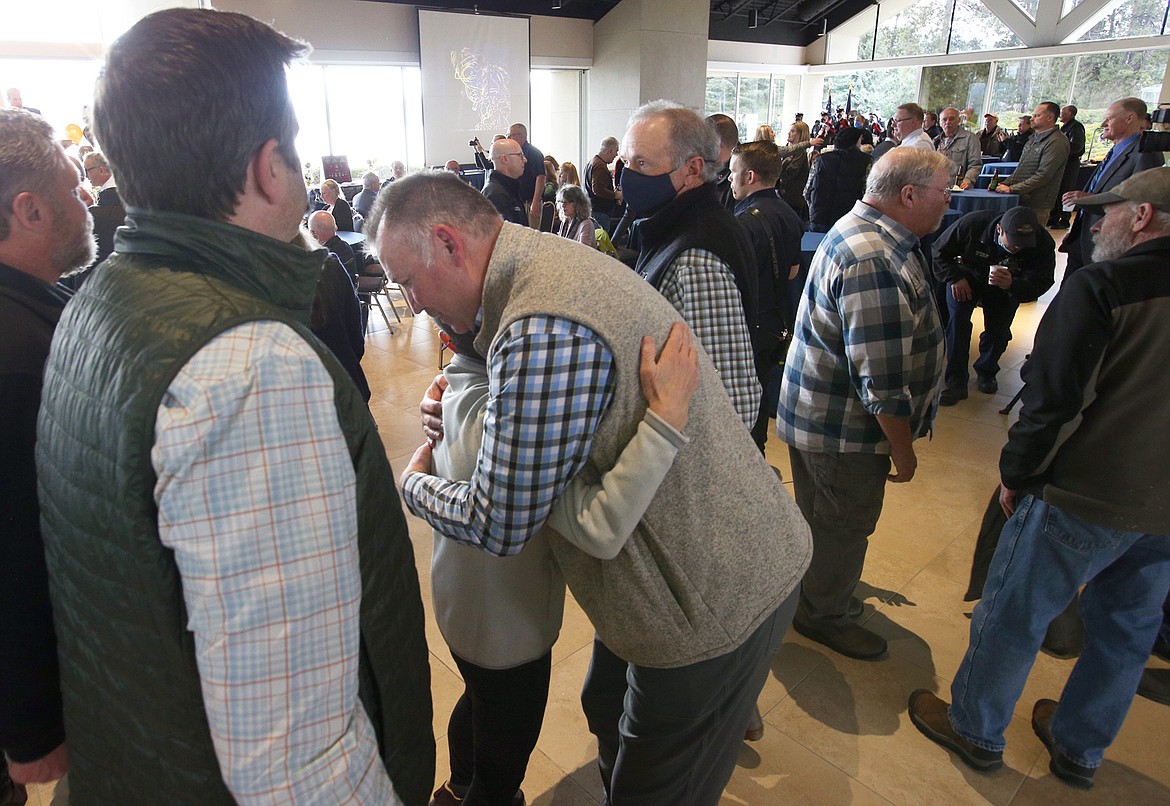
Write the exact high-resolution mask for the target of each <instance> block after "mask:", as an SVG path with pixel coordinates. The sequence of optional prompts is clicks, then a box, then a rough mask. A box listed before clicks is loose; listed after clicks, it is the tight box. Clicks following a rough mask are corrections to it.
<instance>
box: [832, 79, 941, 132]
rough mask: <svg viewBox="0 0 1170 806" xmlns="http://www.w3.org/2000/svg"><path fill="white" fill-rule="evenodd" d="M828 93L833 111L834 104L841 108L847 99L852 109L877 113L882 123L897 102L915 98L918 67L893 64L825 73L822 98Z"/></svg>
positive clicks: (901, 102) (900, 102)
mask: <svg viewBox="0 0 1170 806" xmlns="http://www.w3.org/2000/svg"><path fill="white" fill-rule="evenodd" d="M851 88H852V94H850V89H851ZM830 92H831V93H832V95H833V107H834V111H835V108H836V107H842V108H844V107H845V105H846V103H847V101H849V100H850V99H851V100H852V107H853V110H852V111H854V112H862V113H864V114H866V115H868V114H869V113H870V112H877V113H878V115H879V116H880V117H881V119H882V122H883V123H884V122H885V120H886V119H887V118H889V117H890V115H891V114H893V112H894V110H895V109H896V108H897V107H898V105H899V104H904V103H906V102H907V101H913V100H915V99H916V98H917V97H918V68H916V67H896V68H893V69H887V70H858V71H857V72H855V73H842V74H838V75H828V76H825V93H826V99H825V100H826V101H827V100H828V97H827V94H828V93H830ZM821 108H822V109H823V108H824V107H823V106H822V107H821Z"/></svg>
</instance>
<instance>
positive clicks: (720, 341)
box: [621, 101, 762, 429]
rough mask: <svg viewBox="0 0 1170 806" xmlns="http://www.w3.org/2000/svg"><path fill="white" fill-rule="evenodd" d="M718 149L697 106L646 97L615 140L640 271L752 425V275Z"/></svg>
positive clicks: (755, 389)
mask: <svg viewBox="0 0 1170 806" xmlns="http://www.w3.org/2000/svg"><path fill="white" fill-rule="evenodd" d="M719 149H720V145H719V142H718V141H717V140H716V135H715V130H714V129H712V128H711V127H710V126H708V125H707V123H706V122H704V120H703V119H702V118H701V117H699V116H698V115H697V114H696V113H695V112H693V111H691V110H689V109H686V108H685V107H682V106H680V105H678V104H676V103H673V102H671V101H653V102H651V103H648V104H645V105H643V106H641V107H639V108H638V109H637V110H636V111H635V112H634V114H633V115H632V116H631V117H630V125H629V128H628V129H627V131H626V134H625V137H624V138H623V139H622V145H621V154H622V159H623V160H624V161H625V163H626V167H625V170H624V171H623V172H622V192H623V193H624V194H625V201H626V207H627V209H628V210H629V211H630V214H631V215H633V216H634V217H635V218H636V219H637V227H638V237H639V240H640V244H641V253H640V254H639V255H638V263H637V267H636V268H637V272H638V273H639V274H640V275H642V276H643V277H645V278H646V280H648V281H649V283H650V285H652V286H654V288H656V289H658V290H659V291H660V292H661V293H662V295H663V296H664V297H666V299H667V301H669V302H670V304H671V305H673V306H674V307H675V310H677V311H678V312H679V313H680V314H681V315H682V317H683V319H685V320H686V323H687V324H688V325H690V327H691V330H692V331H693V332H694V334H695V338H696V339H698V341H699V343H700V344H702V345H703V348H704V349H705V350H706V351H707V354H708V355H710V356H711V360H712V361H714V362H715V366H716V367H717V368H718V369H719V376H720V377H721V378H722V379H723V385H724V387H726V389H727V393H728V395H730V396H731V402H732V403H733V404H734V405H735V410H736V411H738V412H739V414H740V416H741V417H742V418H743V421H744V424H745V425H746V426H747V427H748V428H749V429H750V428H751V427H752V426H753V425H754V424H755V421H756V414H757V412H758V411H759V406H760V396H761V394H762V392H761V388H760V383H759V381H758V380H757V378H756V367H755V358H754V354H753V347H752V335H751V333H752V326H754V325H755V319H756V296H757V286H758V283H757V281H756V271H755V261H754V258H753V256H752V247H751V244H750V242H749V241H748V240H747V235H746V233H745V232H744V231H743V228H742V227H740V226H739V224H738V222H736V220H735V217H734V216H733V215H732V213H731V212H730V211H729V210H727V209H726V208H724V206H723V205H722V204H721V203H720V201H719V198H718V193H717V191H716V188H715V176H716V172H717V171H718V170H719V166H720V163H719V154H720V151H719ZM728 159H730V151H729V152H728Z"/></svg>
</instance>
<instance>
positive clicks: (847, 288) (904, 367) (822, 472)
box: [776, 148, 951, 660]
mask: <svg viewBox="0 0 1170 806" xmlns="http://www.w3.org/2000/svg"><path fill="white" fill-rule="evenodd" d="M950 180H951V170H950V161H949V160H948V159H947V158H946V157H944V156H943V155H942V154H939V153H938V152H936V151H933V150H930V151H928V150H926V149H920V148H896V149H894V150H893V151H891V152H890V153H889V154H887V155H886V156H885V157H884V158H882V161H881V162H880V163H878V164H877V165H875V166H874V168H873V171H872V172H871V173H870V175H869V178H868V180H867V182H866V189H865V196H863V197H862V199H861V201H859V202H857V204H855V205H854V207H853V210H852V211H850V212H849V213H847V214H846V215H845V216H844V217H842V218H841V219H840V220H839V221H838V222H837V223H836V224H835V225H834V226H833V227H832V228H831V229H830V230H829V232H828V234H827V235H826V236H825V239H824V241H822V242H821V245H820V246H819V247H818V248H817V253H816V255H815V256H814V257H813V262H812V268H811V269H810V271H809V277H808V283H807V286H806V290H805V294H804V298H803V299H802V300H801V302H800V308H799V309H798V311H797V314H796V328H795V331H794V333H795V335H794V338H793V341H792V346H791V347H790V348H789V351H788V361H787V364H786V366H785V369H784V381H783V383H782V385H781V388H780V406H779V411H778V413H777V417H776V422H777V430H778V433H779V435H780V438H781V439H783V440H784V441H785V442H787V443H788V446H789V454H790V456H791V458H792V480H793V486H794V491H795V493H796V502H797V503H798V504H799V505H800V509H801V511H802V512H803V513H804V516H805V518H807V519H808V522H809V526H811V527H812V533H813V560H812V565H811V566H810V567H809V570H808V572H807V573H806V574H805V576H804V580H803V581H802V583H801V594H800V607H799V609H798V610H797V614H796V618H795V619H794V620H793V627H794V628H795V629H796V631H797V632H799V633H800V634H801V635H804V636H805V637H807V638H810V639H812V640H814V641H817V642H818V643H821V644H824V645H825V646H827V647H829V648H830V649H832V650H834V651H836V652H840V653H841V654H842V655H847V656H849V657H852V658H858V659H862V660H871V659H877V658H880V657H882V656H883V655H885V653H886V641H885V639H884V638H882V637H881V636H880V635H878V634H877V633H874V632H872V631H870V630H867V629H865V628H864V627H862V626H861V625H859V624H855V623H854V622H853V620H852V619H853V618H854V617H856V616H857V615H860V613H861V607H862V605H861V602H860V601H858V600H857V599H856V598H855V597H854V596H853V591H854V588H855V587H856V586H857V582H858V580H859V579H860V578H861V569H862V566H863V565H864V563H865V553H866V548H867V547H868V541H869V535H870V534H872V533H873V530H874V527H875V526H876V525H877V520H878V517H879V516H880V515H881V511H882V499H883V496H884V494H885V486H886V481H887V480H889V481H891V482H897V483H901V482H907V481H910V479H912V478H913V477H914V472H915V469H916V468H917V466H918V459H917V457H916V456H915V453H914V440H915V439H917V438H919V437H921V436H924V435H925V434H927V433H928V432H929V431H930V428H931V423H932V422H933V421H934V415H935V413H936V411H937V405H938V386H939V381H940V380H941V377H942V366H943V363H942V361H943V333H942V327H941V325H940V324H939V317H938V311H937V309H936V307H935V304H934V301H933V300H932V299H931V290H930V283H929V280H928V279H927V277H928V275H927V266H926V260H925V258H924V256H923V255H922V253H921V251H920V250H919V246H918V239H919V238H921V237H922V236H924V235H927V234H929V233H931V232H934V231H935V230H936V229H938V225H939V222H940V221H942V217H943V214H944V213H945V212H946V210H947V205H948V203H949V201H950V198H951V183H950ZM891 463H892V464H893V470H894V473H893V474H892V475H890V466H891Z"/></svg>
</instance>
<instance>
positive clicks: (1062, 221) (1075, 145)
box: [1048, 104, 1085, 229]
mask: <svg viewBox="0 0 1170 806" xmlns="http://www.w3.org/2000/svg"><path fill="white" fill-rule="evenodd" d="M1060 133H1061V134H1063V135H1064V136H1065V137H1067V138H1068V161H1067V162H1065V164H1064V176H1063V177H1061V180H1060V196H1057V198H1056V202H1055V203H1054V204H1053V205H1052V215H1051V216H1049V218H1048V228H1049V229H1068V219H1069V216H1070V215H1072V213H1066V212H1065V211H1064V202H1063V201H1062V199H1061V196H1063V195H1064V194H1065V193H1068V192H1069V191H1070V190H1072V189H1073V188H1074V187H1075V186H1076V183H1077V171H1079V170H1080V169H1081V157H1083V156H1085V124H1083V123H1081V122H1080V121H1079V120H1077V108H1076V107H1075V106H1073V105H1072V104H1069V105H1068V106H1062V107H1061V108H1060Z"/></svg>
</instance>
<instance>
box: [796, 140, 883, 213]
mask: <svg viewBox="0 0 1170 806" xmlns="http://www.w3.org/2000/svg"><path fill="white" fill-rule="evenodd" d="M860 139H861V130H860V129H854V128H849V129H842V130H841V131H840V132H838V133H837V139H836V140H834V141H833V148H832V149H830V150H829V151H822V152H821V154H820V156H818V157H817V158H816V159H814V160H813V164H812V171H811V172H810V174H809V178H808V190H807V191H806V194H807V196H808V219H809V227H808V228H809V230H810V231H811V232H828V231H829V229H830V228H831V227H832V226H833V225H834V224H836V223H837V220H838V219H839V218H841V216H843V215H845V214H846V213H848V212H849V211H850V210H852V209H853V205H854V204H856V203H857V202H858V201H859V200H860V199H861V197H862V196H863V195H864V194H865V177H866V176H867V175H868V174H869V166H870V165H871V160H870V156H869V154H866V153H865V152H864V151H862V150H860V149H859V148H858V147H857V142H858V140H860Z"/></svg>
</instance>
